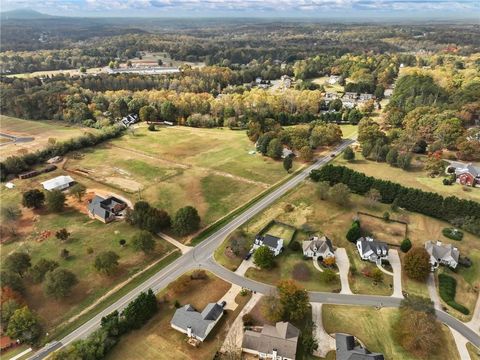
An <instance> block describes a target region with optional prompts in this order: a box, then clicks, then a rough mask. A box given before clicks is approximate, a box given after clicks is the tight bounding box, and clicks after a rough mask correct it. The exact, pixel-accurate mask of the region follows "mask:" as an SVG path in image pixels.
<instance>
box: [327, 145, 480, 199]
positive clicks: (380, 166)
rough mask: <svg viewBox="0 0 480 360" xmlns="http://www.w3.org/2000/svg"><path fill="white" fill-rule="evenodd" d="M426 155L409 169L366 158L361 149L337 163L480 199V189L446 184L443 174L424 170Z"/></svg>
mask: <svg viewBox="0 0 480 360" xmlns="http://www.w3.org/2000/svg"><path fill="white" fill-rule="evenodd" d="M424 159H425V157H424V156H423V157H422V156H417V157H416V158H414V160H413V162H412V169H411V170H409V171H405V170H402V169H400V168H396V167H392V166H390V165H388V164H387V163H384V162H383V163H382V162H375V161H371V160H366V159H365V158H364V157H363V156H362V154H361V153H360V152H359V151H356V152H355V160H354V161H351V162H349V161H347V160H344V159H343V158H342V157H341V156H339V157H337V158H336V159H335V163H337V164H339V165H344V166H347V167H349V168H351V169H353V170H355V171H358V172H362V173H364V174H366V175H368V176H373V177H376V178H380V179H385V180H390V181H393V182H396V183H399V184H402V185H403V186H407V187H413V188H418V189H421V190H424V191H430V192H437V193H439V194H440V195H443V196H452V195H453V196H457V197H459V198H462V199H468V200H475V201H480V189H478V188H476V189H474V188H470V187H463V186H462V185H460V184H457V183H454V184H452V185H450V186H445V185H443V183H442V180H443V179H444V177H443V176H440V177H435V178H431V177H430V176H428V174H427V172H426V171H424V170H423V163H424Z"/></svg>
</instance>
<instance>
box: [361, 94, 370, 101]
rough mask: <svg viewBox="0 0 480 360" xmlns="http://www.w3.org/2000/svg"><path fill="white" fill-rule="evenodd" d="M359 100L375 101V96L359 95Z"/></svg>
mask: <svg viewBox="0 0 480 360" xmlns="http://www.w3.org/2000/svg"><path fill="white" fill-rule="evenodd" d="M358 99H359V100H360V101H368V100H372V99H373V94H367V93H362V94H360V95H359V97H358Z"/></svg>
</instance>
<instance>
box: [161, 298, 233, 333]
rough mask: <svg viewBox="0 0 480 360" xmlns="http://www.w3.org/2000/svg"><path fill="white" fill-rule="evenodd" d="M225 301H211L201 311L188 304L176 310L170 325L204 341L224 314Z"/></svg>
mask: <svg viewBox="0 0 480 360" xmlns="http://www.w3.org/2000/svg"><path fill="white" fill-rule="evenodd" d="M224 305H225V303H222V304H217V303H210V304H208V305H207V306H206V307H205V309H203V311H202V312H201V313H200V312H198V311H197V310H195V308H194V307H193V306H192V305H190V304H187V305H185V306H182V307H181V308H179V309H177V310H176V311H175V314H174V315H173V318H172V320H171V321H170V326H171V327H172V328H173V329H175V330H177V331H180V332H182V333H184V334H186V335H187V336H188V337H189V338H194V339H197V340H200V341H204V340H205V339H206V338H207V336H208V334H209V333H210V332H211V331H212V330H213V328H214V327H215V325H216V324H217V323H218V321H219V320H220V319H221V317H222V316H223V306H224Z"/></svg>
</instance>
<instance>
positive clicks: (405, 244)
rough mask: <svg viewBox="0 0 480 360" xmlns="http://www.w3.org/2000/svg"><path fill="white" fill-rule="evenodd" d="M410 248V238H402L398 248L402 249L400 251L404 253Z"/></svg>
mask: <svg viewBox="0 0 480 360" xmlns="http://www.w3.org/2000/svg"><path fill="white" fill-rule="evenodd" d="M411 248H412V242H411V241H410V239H409V238H405V239H403V241H402V243H401V244H400V250H402V252H404V253H406V252H408V250H410V249H411Z"/></svg>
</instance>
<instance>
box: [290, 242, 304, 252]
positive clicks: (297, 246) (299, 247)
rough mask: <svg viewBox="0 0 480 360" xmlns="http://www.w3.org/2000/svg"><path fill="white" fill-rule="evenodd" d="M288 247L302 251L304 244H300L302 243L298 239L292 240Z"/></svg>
mask: <svg viewBox="0 0 480 360" xmlns="http://www.w3.org/2000/svg"><path fill="white" fill-rule="evenodd" d="M288 247H289V248H290V250H292V251H300V250H302V245H300V243H299V242H298V241H296V240H292V241H290V243H289V244H288Z"/></svg>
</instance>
